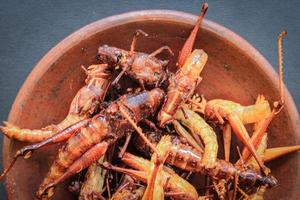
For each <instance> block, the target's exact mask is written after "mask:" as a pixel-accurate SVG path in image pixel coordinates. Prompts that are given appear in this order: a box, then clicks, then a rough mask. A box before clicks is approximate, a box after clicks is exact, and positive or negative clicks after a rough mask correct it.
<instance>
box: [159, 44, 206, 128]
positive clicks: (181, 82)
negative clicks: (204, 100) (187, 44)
mask: <svg viewBox="0 0 300 200" xmlns="http://www.w3.org/2000/svg"><path fill="white" fill-rule="evenodd" d="M207 59H208V56H207V54H206V53H205V52H204V51H203V50H200V49H195V50H194V51H193V52H192V54H191V55H190V56H189V57H188V58H187V60H186V62H185V63H184V65H183V67H182V68H180V69H179V70H178V71H177V72H176V74H175V75H174V77H171V80H170V85H169V87H168V93H167V98H166V99H165V102H164V105H163V107H162V109H161V110H160V112H159V113H158V116H157V119H158V121H159V125H160V126H161V127H162V126H164V125H165V124H166V123H169V122H171V121H172V119H173V115H174V114H175V113H176V111H177V109H178V108H179V106H180V104H181V103H184V102H185V101H187V100H188V98H190V97H191V95H193V93H194V90H195V88H196V86H197V85H198V83H199V82H200V80H201V78H200V73H201V71H202V69H203V67H204V66H205V64H206V62H207Z"/></svg>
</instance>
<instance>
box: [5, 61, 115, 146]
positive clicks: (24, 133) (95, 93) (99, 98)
mask: <svg viewBox="0 0 300 200" xmlns="http://www.w3.org/2000/svg"><path fill="white" fill-rule="evenodd" d="M107 68H108V66H107V65H106V64H100V65H91V66H89V67H88V68H87V69H85V68H83V69H84V70H85V72H86V75H87V78H86V80H85V83H86V85H85V86H83V87H82V88H81V89H80V90H79V91H78V92H77V94H76V95H75V97H74V98H73V100H72V102H71V105H70V109H69V113H68V115H67V116H66V118H65V119H64V120H63V121H62V122H60V123H59V124H57V125H49V126H47V127H45V128H42V129H39V130H30V129H22V128H19V127H17V126H14V125H12V124H10V123H9V122H4V125H5V126H1V127H0V129H1V131H2V132H3V133H4V134H5V135H6V136H7V137H9V138H13V139H16V140H19V141H24V142H31V143H34V142H40V141H43V140H45V139H47V138H50V137H51V136H53V135H54V134H56V133H57V132H59V131H62V130H63V129H65V128H67V127H69V126H71V125H72V124H75V123H77V122H79V121H80V120H83V119H87V118H89V117H90V116H92V115H93V114H95V113H96V112H98V111H99V106H100V103H101V102H103V100H104V97H105V95H106V92H107V89H108V87H109V85H110V78H111V75H110V73H109V72H108V71H107Z"/></svg>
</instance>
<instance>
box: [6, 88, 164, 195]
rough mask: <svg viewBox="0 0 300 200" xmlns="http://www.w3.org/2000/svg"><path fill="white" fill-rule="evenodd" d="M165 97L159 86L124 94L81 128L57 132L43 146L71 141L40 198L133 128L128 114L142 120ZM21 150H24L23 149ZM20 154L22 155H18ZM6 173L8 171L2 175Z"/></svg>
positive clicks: (55, 163) (53, 169)
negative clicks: (134, 93) (132, 93)
mask: <svg viewBox="0 0 300 200" xmlns="http://www.w3.org/2000/svg"><path fill="white" fill-rule="evenodd" d="M163 96H164V92H163V91H162V90H160V89H153V90H151V91H144V92H142V93H139V94H136V95H125V96H122V97H121V98H120V99H119V100H118V101H115V102H112V103H111V104H110V105H109V106H108V108H107V109H105V110H103V111H102V112H100V114H98V115H96V116H94V117H93V118H92V119H89V120H88V121H87V123H85V124H84V125H83V126H82V127H81V128H80V129H79V130H78V129H76V131H74V130H73V129H69V130H66V131H63V132H61V133H59V134H57V135H55V136H54V138H55V140H53V138H49V139H48V140H47V141H46V142H42V143H43V145H46V144H51V143H55V142H56V141H58V140H59V141H60V142H62V141H65V140H68V141H67V143H66V144H65V145H64V146H63V147H62V148H61V149H60V151H59V153H58V155H57V158H56V160H55V161H54V163H53V164H52V166H51V168H50V170H49V172H48V174H47V176H46V178H45V179H44V181H43V183H42V184H41V186H40V188H39V190H38V192H37V198H50V197H51V196H52V195H53V192H54V191H53V188H54V186H55V185H57V184H58V183H60V182H61V181H63V180H65V179H66V178H68V177H70V176H72V175H74V174H75V173H78V172H79V171H81V170H82V169H84V168H86V167H88V166H89V165H90V164H92V163H93V162H95V161H96V160H98V159H99V158H100V157H101V156H102V155H103V154H104V153H105V152H106V150H107V148H108V146H109V145H111V144H113V143H114V142H115V141H116V140H117V139H119V138H120V137H123V136H124V134H125V133H127V132H130V131H131V132H132V131H133V129H132V124H131V121H130V120H129V119H128V116H129V117H132V118H133V119H134V121H135V122H139V121H141V120H142V119H144V118H146V117H147V116H149V115H151V114H152V113H153V112H154V111H155V110H156V109H157V107H158V106H159V104H160V103H161V101H162V100H163ZM124 112H126V113H127V114H126V116H124V115H123V113H124ZM132 121H133V120H132ZM43 145H42V146H43ZM40 147H41V145H40V144H34V145H32V146H31V147H30V148H28V147H25V149H26V152H31V151H33V150H35V149H37V148H40ZM20 152H24V151H22V150H21V151H20ZM24 153H25V152H24ZM25 154H26V153H25ZM20 155H22V154H18V156H20ZM16 158H17V156H16ZM16 158H15V159H16ZM12 163H14V161H13V162H12ZM11 166H12V165H11ZM11 166H10V167H11ZM10 167H9V168H10ZM7 172H8V171H7V170H5V172H4V174H2V177H3V176H4V175H5V174H6V173H7Z"/></svg>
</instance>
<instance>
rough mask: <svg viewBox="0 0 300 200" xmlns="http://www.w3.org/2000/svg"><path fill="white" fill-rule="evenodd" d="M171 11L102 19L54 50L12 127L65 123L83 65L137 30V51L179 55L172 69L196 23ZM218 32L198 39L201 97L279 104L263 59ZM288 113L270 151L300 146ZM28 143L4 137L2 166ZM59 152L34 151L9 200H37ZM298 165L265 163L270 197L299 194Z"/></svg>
mask: <svg viewBox="0 0 300 200" xmlns="http://www.w3.org/2000/svg"><path fill="white" fill-rule="evenodd" d="M174 13H175V12H174ZM174 13H173V14H172V12H170V11H169V12H166V11H164V13H163V12H161V13H160V16H162V15H165V16H168V17H166V18H165V19H162V18H161V17H157V18H155V15H154V14H151V12H149V13H147V15H146V14H145V13H144V15H145V16H146V17H145V16H142V15H140V16H134V15H132V14H131V15H130V14H127V15H126V14H125V15H123V16H121V17H120V16H119V17H115V18H109V19H105V20H106V21H105V20H101V21H99V22H96V23H94V24H92V25H89V27H86V28H83V29H81V30H79V31H78V32H76V33H75V34H73V35H72V36H71V37H69V38H68V39H66V40H64V41H63V42H62V43H63V44H62V43H61V44H60V45H58V46H57V47H55V48H54V49H52V50H51V52H50V53H48V54H47V55H46V56H45V57H44V58H43V59H42V61H41V62H40V63H38V64H37V66H36V68H35V70H34V72H32V74H31V75H30V77H29V78H28V79H27V81H26V83H25V84H24V86H23V88H22V90H21V91H20V93H19V95H18V97H17V99H16V101H15V103H14V105H13V108H12V111H11V114H10V117H9V121H10V122H12V123H14V124H16V125H18V126H20V127H26V128H31V129H32V128H40V127H43V126H45V125H47V124H51V123H57V122H60V120H62V119H63V118H64V117H65V115H66V114H67V112H68V106H67V105H69V104H70V102H71V100H72V98H73V97H74V95H75V93H76V92H77V91H78V89H79V88H80V87H81V86H82V85H83V84H84V78H85V74H84V72H83V70H82V69H81V68H80V66H81V65H84V66H88V65H90V64H94V63H95V62H96V59H95V55H96V53H97V49H98V47H99V45H100V44H108V45H112V46H116V47H119V48H123V49H129V48H130V43H131V40H132V35H133V33H134V32H135V30H136V29H142V30H144V31H145V32H147V33H148V34H149V35H150V37H148V38H145V37H139V38H138V40H137V50H138V51H144V52H149V53H150V52H152V51H154V50H155V49H157V48H159V47H160V46H163V45H168V46H170V47H171V49H172V50H173V51H174V53H175V57H174V58H171V63H170V66H175V65H174V64H175V59H176V57H177V55H178V50H179V49H180V48H181V46H182V44H183V43H184V41H185V39H186V38H187V36H188V34H189V32H190V30H191V28H192V24H193V22H195V19H196V17H195V16H191V15H188V14H181V15H178V14H176V15H174ZM174 16H175V17H174ZM154 19H155V20H154ZM108 22H109V23H108ZM108 24H109V25H108ZM219 28H220V26H219V25H216V24H214V23H212V22H210V21H205V22H204V25H203V28H202V29H201V30H200V32H199V33H198V39H197V43H196V45H195V48H202V49H204V50H205V51H206V52H207V53H208V55H209V59H208V63H207V65H206V66H205V68H204V70H203V73H202V77H203V80H202V82H201V83H200V86H199V87H198V88H197V91H198V92H199V93H202V94H204V95H205V97H206V98H207V99H213V98H224V99H229V100H233V101H236V102H239V103H241V104H245V105H247V104H253V103H254V102H255V99H256V97H257V95H258V94H264V95H265V97H266V98H267V100H269V101H270V102H273V101H274V100H277V99H278V90H277V87H276V85H275V84H274V82H273V81H272V79H270V75H271V76H272V75H274V73H273V72H270V73H266V71H265V70H263V69H262V68H263V67H266V66H262V62H260V60H261V58H260V57H257V55H258V56H260V55H259V54H255V55H256V56H254V57H253V56H251V55H253V54H251V51H253V49H243V48H241V47H240V44H238V43H234V42H233V40H230V37H238V36H236V35H234V34H232V33H231V32H230V31H228V30H227V29H222V28H221V29H219ZM87 29H88V30H89V31H87ZM249 51H250V53H249ZM270 71H272V70H270ZM289 109H290V110H291V109H295V108H294V107H293V102H292V101H291V102H288V105H287V106H286V107H285V108H284V109H283V111H282V112H281V113H280V114H279V115H278V116H277V117H276V118H275V119H274V121H273V122H272V123H271V125H270V128H269V130H268V132H269V140H268V144H269V146H270V147H277V146H286V145H294V144H296V143H300V134H299V129H297V130H296V127H297V126H296V125H295V124H296V121H295V117H294V116H292V115H293V114H291V112H290V111H289ZM296 113H297V111H296ZM298 127H299V126H298ZM24 145H25V144H24V143H20V142H16V141H13V140H8V139H7V138H5V140H4V165H5V166H7V164H8V162H9V161H10V160H11V159H12V156H13V155H14V154H15V152H16V150H18V149H19V148H20V147H22V146H24ZM57 147H58V145H56V146H53V147H47V148H43V149H41V150H38V151H36V152H35V153H34V154H33V156H32V157H31V158H30V159H28V160H23V159H20V160H18V161H17V163H16V164H15V166H14V168H13V169H12V171H11V172H10V173H9V175H8V176H7V179H6V186H7V192H8V196H9V198H10V199H32V198H33V197H34V194H35V192H36V191H37V188H38V186H39V184H40V183H41V181H42V179H43V177H45V175H46V173H47V171H48V169H49V166H50V164H51V163H52V161H53V159H54V158H55V155H56V152H57ZM220 149H221V148H220ZM220 153H221V150H220ZM221 156H222V153H221ZM299 161H300V158H299V154H297V153H295V154H292V155H288V156H286V157H284V158H280V159H278V160H276V161H273V162H270V163H268V164H267V165H268V166H270V168H271V169H272V172H273V174H274V176H275V177H276V178H278V179H279V182H280V186H279V187H277V188H273V189H272V190H270V191H268V192H267V195H266V197H267V199H274V198H275V197H276V199H294V198H296V197H298V196H299V195H300V191H299V185H300V182H299V180H300V174H299V169H300V162H299ZM291 166H293V167H291ZM67 186H68V182H65V183H63V184H60V185H59V186H58V187H57V189H56V195H55V199H65V200H66V199H75V197H74V196H72V195H71V194H70V193H69V192H68V191H67Z"/></svg>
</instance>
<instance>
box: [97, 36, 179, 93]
mask: <svg viewBox="0 0 300 200" xmlns="http://www.w3.org/2000/svg"><path fill="white" fill-rule="evenodd" d="M141 33H142V34H143V35H146V36H147V35H148V34H146V33H145V32H143V31H142V30H137V32H136V34H135V36H134V38H133V41H132V44H131V49H130V51H126V50H123V49H119V48H116V47H111V46H108V45H102V46H100V47H99V49H98V58H99V60H100V61H101V62H103V63H107V64H109V65H111V66H117V65H118V66H120V68H121V69H122V72H121V73H120V74H119V75H118V76H117V78H116V79H115V80H114V81H113V83H112V84H116V83H117V82H118V81H119V79H120V78H121V76H122V75H123V74H126V75H128V76H130V77H131V78H133V79H134V80H137V81H138V82H139V83H140V85H141V87H142V88H144V85H151V86H153V85H155V86H158V85H159V84H160V83H161V82H162V81H164V80H165V79H166V78H167V74H166V71H165V67H166V65H167V64H168V61H167V60H160V59H158V58H156V57H155V56H156V55H158V54H160V53H161V52H162V51H163V50H168V51H169V52H170V54H172V55H173V52H172V50H171V49H170V48H169V47H168V46H163V47H161V48H159V49H157V50H156V51H154V52H152V53H150V54H147V53H142V52H136V51H135V42H136V37H137V35H139V34H141Z"/></svg>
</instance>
